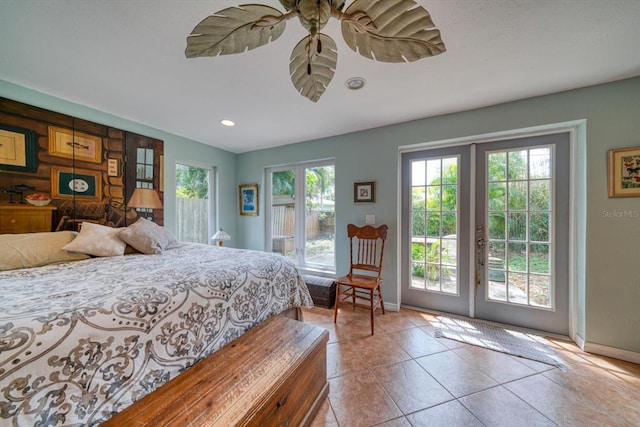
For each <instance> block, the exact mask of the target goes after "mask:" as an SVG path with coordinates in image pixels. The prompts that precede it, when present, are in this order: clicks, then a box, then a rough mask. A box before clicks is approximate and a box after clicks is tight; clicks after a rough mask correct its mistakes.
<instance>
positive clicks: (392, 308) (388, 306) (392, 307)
mask: <svg viewBox="0 0 640 427" xmlns="http://www.w3.org/2000/svg"><path fill="white" fill-rule="evenodd" d="M384 309H385V310H389V311H400V306H399V305H398V304H392V303H390V302H385V303H384Z"/></svg>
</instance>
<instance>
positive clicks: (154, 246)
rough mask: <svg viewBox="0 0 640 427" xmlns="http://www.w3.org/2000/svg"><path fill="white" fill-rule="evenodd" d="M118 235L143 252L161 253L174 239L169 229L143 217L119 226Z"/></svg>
mask: <svg viewBox="0 0 640 427" xmlns="http://www.w3.org/2000/svg"><path fill="white" fill-rule="evenodd" d="M118 237H120V239H122V240H123V241H124V242H125V243H128V244H129V245H130V246H131V247H133V248H134V249H135V250H137V251H138V252H142V253H143V254H161V253H162V251H164V250H165V249H167V247H168V246H169V245H171V244H173V243H175V241H176V238H175V237H174V236H173V234H171V232H170V231H169V230H167V229H166V228H164V227H161V226H159V225H158V224H156V223H155V222H153V221H149V220H147V219H145V218H140V219H138V220H137V221H136V222H135V223H133V224H131V225H130V226H128V227H126V228H121V229H120V230H119V232H118Z"/></svg>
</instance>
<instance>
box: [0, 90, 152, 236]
mask: <svg viewBox="0 0 640 427" xmlns="http://www.w3.org/2000/svg"><path fill="white" fill-rule="evenodd" d="M0 124H2V125H8V126H12V127H17V128H21V129H26V130H29V131H33V132H34V133H35V135H36V150H35V154H36V158H35V162H36V170H35V172H27V171H16V170H8V169H7V168H3V165H2V163H1V162H0V204H1V205H4V204H8V202H9V199H10V197H9V195H8V194H6V193H4V192H3V190H7V189H9V188H10V187H11V186H14V185H22V184H23V185H27V186H30V187H34V189H33V190H28V191H25V195H26V194H29V193H42V194H44V195H46V196H49V197H50V198H52V199H53V200H52V201H51V204H50V205H51V206H52V207H56V208H59V207H60V206H61V205H62V204H63V203H64V204H65V206H64V208H65V209H62V211H63V212H60V210H59V211H58V212H56V213H54V215H55V216H62V215H67V214H68V212H67V211H68V210H69V207H68V206H69V204H70V203H71V205H72V210H73V212H72V216H74V218H75V217H76V215H77V216H81V215H82V214H81V211H82V209H78V206H79V204H80V203H83V198H82V197H75V198H72V197H57V198H56V197H52V196H53V194H52V193H53V188H52V181H53V180H52V172H53V170H54V168H65V169H68V170H80V169H81V170H84V171H89V172H90V173H97V174H99V176H100V177H101V188H100V191H99V193H100V194H102V201H100V200H92V202H93V203H100V202H102V203H104V204H105V205H107V204H108V205H109V206H111V207H112V209H114V210H122V213H121V215H120V216H121V217H123V218H125V219H124V221H123V222H122V223H121V224H119V225H127V224H130V223H132V222H134V221H135V220H137V217H138V216H137V213H136V212H135V211H132V210H131V209H129V210H128V211H127V209H126V201H127V200H129V198H130V197H131V194H132V193H133V190H134V189H135V169H136V165H135V163H136V158H135V152H136V148H137V147H145V148H153V150H154V178H153V188H154V189H156V190H158V195H159V196H160V200H161V201H163V200H164V193H163V191H162V190H163V189H161V188H160V176H159V175H160V159H161V156H162V155H163V154H164V144H163V141H160V140H157V139H153V138H149V137H145V136H141V135H136V134H133V133H131V132H127V131H124V130H121V129H116V128H113V127H110V126H105V125H102V124H99V123H93V122H90V121H87V120H82V119H79V118H75V117H71V116H68V115H65V114H61V113H57V112H54V111H49V110H45V109H42V108H38V107H35V106H32V105H28V104H23V103H20V102H16V101H13V100H10V99H7V98H2V97H0ZM50 127H55V128H60V129H66V130H69V133H70V134H75V133H76V132H82V133H83V134H87V135H89V136H91V137H95V138H96V140H97V141H100V144H101V147H100V151H99V153H98V154H99V161H98V162H95V161H88V160H84V159H80V158H78V156H75V158H70V157H71V156H69V157H63V156H62V155H60V154H58V155H56V153H55V152H54V153H52V152H51V150H50V141H49V128H50ZM130 153H133V156H131V154H130ZM109 159H114V160H117V161H118V171H117V174H116V175H115V176H109V173H108V164H109ZM131 171H133V172H131ZM130 175H132V177H131V176H130ZM15 199H16V196H14V200H15ZM70 199H72V200H71V202H70V201H69V200H70ZM65 202H66V203H65ZM125 211H126V215H125V213H124V212H125ZM153 213H154V221H156V223H158V224H159V225H163V220H164V214H163V213H164V210H163V209H156V210H154V212H153ZM57 220H58V218H56V217H54V219H53V228H55V224H56V223H57Z"/></svg>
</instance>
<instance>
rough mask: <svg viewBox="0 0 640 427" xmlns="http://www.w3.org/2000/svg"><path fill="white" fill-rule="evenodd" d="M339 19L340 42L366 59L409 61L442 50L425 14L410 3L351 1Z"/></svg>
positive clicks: (407, 0) (438, 33) (439, 41)
mask: <svg viewBox="0 0 640 427" xmlns="http://www.w3.org/2000/svg"><path fill="white" fill-rule="evenodd" d="M340 17H341V19H342V36H343V37H344V41H345V42H346V43H347V45H348V46H349V47H350V48H351V49H353V50H354V51H356V52H358V53H359V54H360V55H362V56H364V57H367V58H370V59H376V60H378V61H382V62H413V61H417V60H418V59H422V58H426V57H428V56H433V55H438V54H440V53H442V52H444V51H445V50H446V48H445V46H444V43H443V42H442V39H441V38H440V31H439V30H437V29H435V28H434V24H433V21H432V20H431V16H429V12H427V11H426V10H425V9H424V8H423V7H422V6H418V5H417V4H416V2H415V1H413V0H380V1H370V0H355V1H354V2H353V3H351V5H350V6H349V7H348V8H347V10H346V11H345V12H344V14H343V15H342V16H340ZM371 21H372V22H371Z"/></svg>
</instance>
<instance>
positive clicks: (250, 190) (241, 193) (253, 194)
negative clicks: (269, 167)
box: [238, 184, 258, 216]
mask: <svg viewBox="0 0 640 427" xmlns="http://www.w3.org/2000/svg"><path fill="white" fill-rule="evenodd" d="M238 199H239V201H240V215H252V216H257V215H258V184H242V185H240V186H239V188H238Z"/></svg>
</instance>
